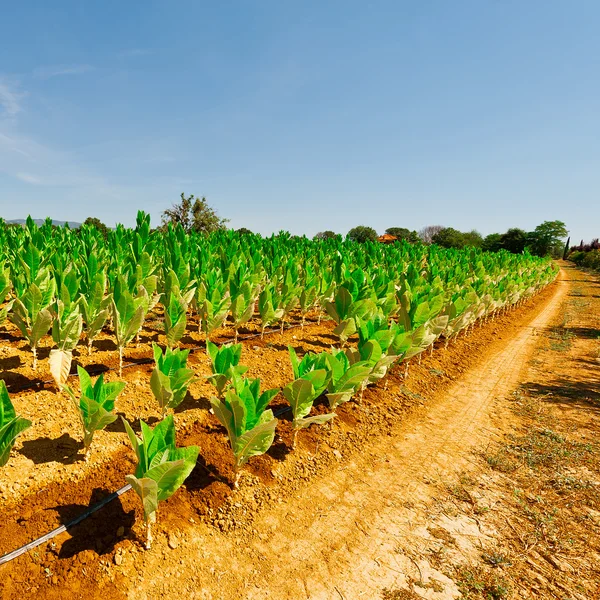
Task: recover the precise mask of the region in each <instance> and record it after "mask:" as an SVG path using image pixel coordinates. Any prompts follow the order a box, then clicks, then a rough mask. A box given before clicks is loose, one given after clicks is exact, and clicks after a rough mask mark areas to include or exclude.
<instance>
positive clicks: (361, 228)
mask: <svg viewBox="0 0 600 600" xmlns="http://www.w3.org/2000/svg"><path fill="white" fill-rule="evenodd" d="M346 237H347V238H348V239H349V240H352V241H353V242H359V243H360V244H364V243H365V242H367V241H370V242H375V241H377V232H376V231H375V230H374V229H373V228H372V227H367V226H365V225H358V226H357V227H353V228H352V229H351V230H350V231H349V232H348V234H347V236H346Z"/></svg>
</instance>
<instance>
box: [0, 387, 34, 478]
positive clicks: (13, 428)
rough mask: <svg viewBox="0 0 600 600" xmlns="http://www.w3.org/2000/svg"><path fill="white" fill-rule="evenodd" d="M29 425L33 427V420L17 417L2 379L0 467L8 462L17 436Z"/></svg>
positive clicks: (0, 397)
mask: <svg viewBox="0 0 600 600" xmlns="http://www.w3.org/2000/svg"><path fill="white" fill-rule="evenodd" d="M28 427H31V421H29V420H28V419H24V418H23V417H17V414H16V413H15V408H14V406H13V405H12V402H11V401H10V397H9V395H8V390H7V389H6V383H4V380H3V379H0V467H3V466H4V465H5V464H6V463H7V462H8V457H9V455H10V451H11V449H12V447H13V445H14V443H15V439H16V437H17V436H18V435H19V434H20V433H22V432H23V431H25V430H26V429H27V428H28Z"/></svg>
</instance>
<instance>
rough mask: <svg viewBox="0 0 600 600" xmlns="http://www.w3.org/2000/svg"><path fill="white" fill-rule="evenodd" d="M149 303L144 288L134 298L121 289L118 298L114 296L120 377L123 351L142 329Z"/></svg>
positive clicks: (112, 304)
mask: <svg viewBox="0 0 600 600" xmlns="http://www.w3.org/2000/svg"><path fill="white" fill-rule="evenodd" d="M115 289H116V288H115ZM149 302H150V300H149V298H148V293H147V292H146V289H145V288H144V287H141V288H140V291H139V292H138V295H137V296H133V295H132V294H131V292H130V291H129V290H127V289H120V290H119V294H118V298H117V299H115V297H114V296H113V298H112V301H111V304H110V306H111V314H112V319H113V326H114V329H115V339H116V342H117V348H118V349H119V377H120V376H121V375H122V373H123V349H124V348H125V346H126V345H127V344H129V343H130V342H131V341H132V340H133V338H134V337H135V336H136V335H137V334H138V332H139V331H140V329H141V328H142V325H143V323H144V318H145V316H146V313H147V312H148V307H149Z"/></svg>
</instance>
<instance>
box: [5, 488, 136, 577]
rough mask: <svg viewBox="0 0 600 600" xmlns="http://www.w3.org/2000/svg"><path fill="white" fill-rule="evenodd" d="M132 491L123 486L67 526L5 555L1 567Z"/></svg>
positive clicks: (62, 526) (58, 528)
mask: <svg viewBox="0 0 600 600" xmlns="http://www.w3.org/2000/svg"><path fill="white" fill-rule="evenodd" d="M130 489H131V484H130V483H128V484H127V485H125V486H123V487H122V488H121V489H120V490H117V491H116V492H113V493H112V494H110V495H109V496H106V498H103V499H102V500H100V502H98V504H94V506H90V507H89V508H88V509H87V510H86V511H84V512H82V513H81V514H80V515H79V516H77V517H75V518H74V519H72V520H71V521H69V522H68V523H66V524H65V525H61V526H60V527H57V528H56V529H53V530H52V531H50V532H49V533H46V534H45V535H43V536H41V537H39V538H38V539H37V540H34V541H33V542H29V543H28V544H25V545H24V546H21V547H20V548H17V550H13V551H12V552H9V553H8V554H5V555H4V556H0V565H3V564H5V563H7V562H10V561H11V560H14V559H15V558H17V557H18V556H21V555H22V554H25V552H29V550H33V548H35V547H36V546H39V545H40V544H43V543H44V542H47V541H48V540H51V539H52V538H54V537H56V536H57V535H59V534H60V533H63V532H64V531H68V530H69V529H71V528H72V527H75V525H78V524H79V523H81V521H83V520H84V519H87V518H88V517H89V516H90V515H92V514H93V513H95V512H96V511H97V510H100V509H101V508H102V507H104V506H106V505H107V504H108V503H109V502H112V501H113V500H116V499H117V498H118V497H119V496H121V495H122V494H124V493H125V492H128V491H129V490H130Z"/></svg>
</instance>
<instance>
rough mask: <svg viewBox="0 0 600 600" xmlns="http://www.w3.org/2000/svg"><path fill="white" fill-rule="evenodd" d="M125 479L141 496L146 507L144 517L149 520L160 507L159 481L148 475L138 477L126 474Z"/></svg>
mask: <svg viewBox="0 0 600 600" xmlns="http://www.w3.org/2000/svg"><path fill="white" fill-rule="evenodd" d="M125 480H126V481H127V483H129V484H130V485H131V487H132V488H133V489H134V491H135V493H136V494H137V495H138V496H139V497H140V500H141V501H142V506H143V508H144V518H145V519H146V521H149V520H150V518H151V516H152V515H153V514H154V513H155V512H156V511H157V509H158V483H157V482H156V481H154V479H150V478H148V477H143V478H140V479H138V478H137V477H135V476H134V475H125Z"/></svg>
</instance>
